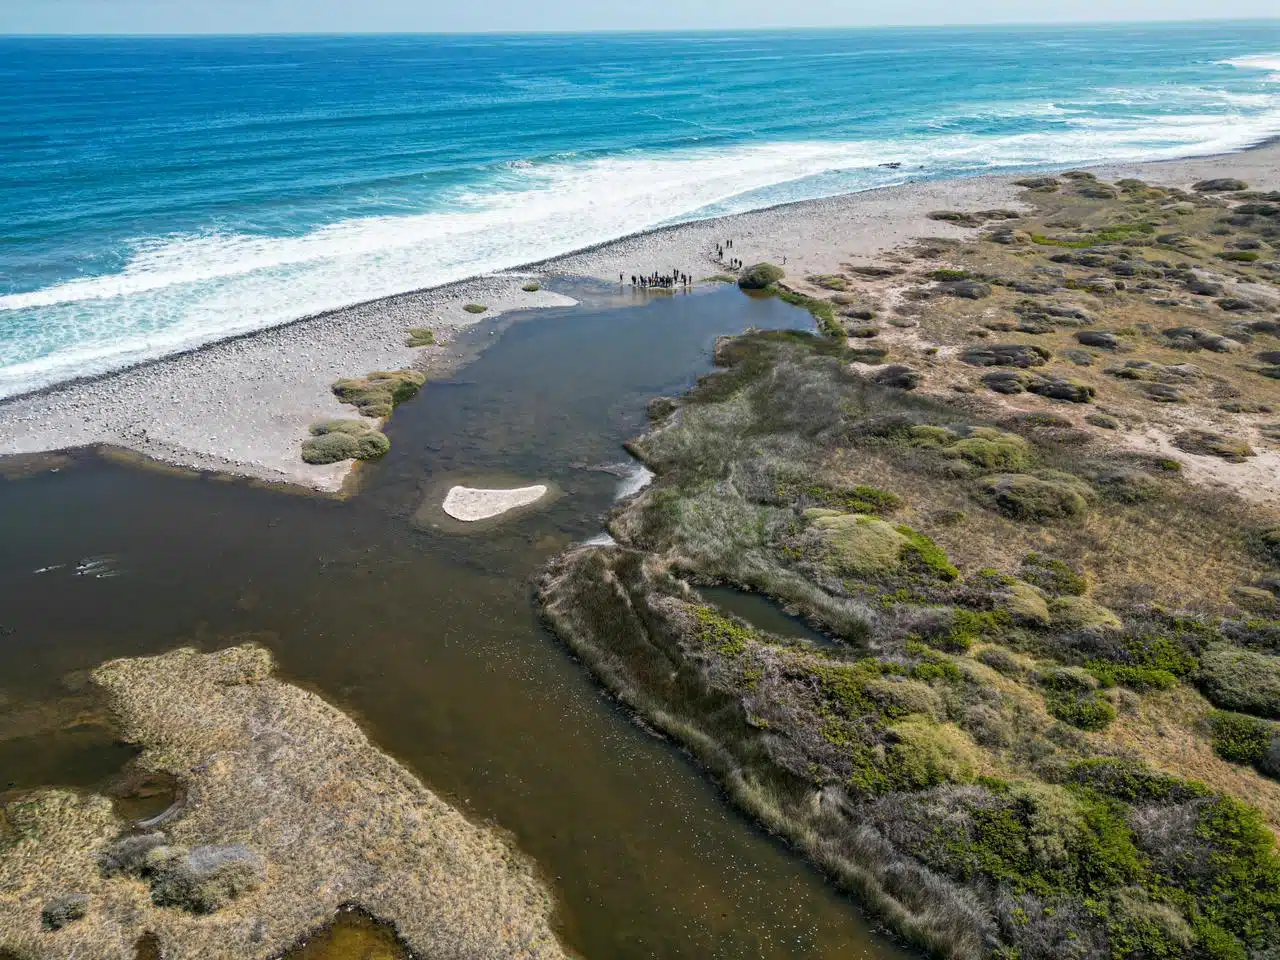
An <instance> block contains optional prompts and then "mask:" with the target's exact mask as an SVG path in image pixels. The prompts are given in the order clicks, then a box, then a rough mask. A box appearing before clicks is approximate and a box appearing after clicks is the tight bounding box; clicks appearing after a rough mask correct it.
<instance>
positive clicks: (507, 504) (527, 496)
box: [441, 483, 548, 523]
mask: <svg viewBox="0 0 1280 960" xmlns="http://www.w3.org/2000/svg"><path fill="white" fill-rule="evenodd" d="M547 493H548V487H547V486H546V485H545V484H541V483H538V484H534V485H533V486H531V487H516V488H514V489H510V490H482V489H477V488H476V487H462V486H455V487H450V488H449V492H448V493H447V494H446V495H445V498H444V503H442V504H441V509H443V510H444V512H445V513H447V514H448V515H449V516H451V517H453V519H455V520H461V521H463V522H465V523H473V522H475V521H476V520H489V519H491V518H493V517H497V516H501V515H502V514H504V513H506V512H508V511H509V510H515V509H516V508H518V507H527V506H532V505H533V504H535V503H537V502H538V501H539V500H541V499H542V498H543V497H545V496H546V495H547Z"/></svg>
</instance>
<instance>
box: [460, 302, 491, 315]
mask: <svg viewBox="0 0 1280 960" xmlns="http://www.w3.org/2000/svg"><path fill="white" fill-rule="evenodd" d="M462 309H463V310H465V311H467V313H484V312H485V311H486V310H488V309H489V308H488V307H486V306H485V305H484V304H483V303H468V304H464V305H463V307H462Z"/></svg>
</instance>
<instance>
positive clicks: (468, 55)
mask: <svg viewBox="0 0 1280 960" xmlns="http://www.w3.org/2000/svg"><path fill="white" fill-rule="evenodd" d="M1276 135H1280V22H1269V23H1217V24H1206V23H1198V24H1187V25H1159V26H1151V25H1145V26H1106V27H1078V28H1070V27H1060V26H1058V27H1035V28H1016V29H1015V28H984V29H959V28H946V29H943V28H938V29H912V30H898V29H884V30H858V31H825V32H810V31H794V32H776V33H767V32H743V33H714V34H712V33H698V34H609V35H588V36H461V37H431V36H412V37H411V36H394V37H391V36H388V37H346V38H340V37H271V38H201V39H194V38H185V39H184V38H169V39H18V38H0V396H7V395H12V394H15V393H20V392H23V391H26V390H30V389H33V388H38V387H42V386H46V385H49V384H51V383H56V382H59V381H62V380H66V379H69V378H73V377H76V376H82V375H85V374H92V373H100V372H103V371H106V370H110V369H113V368H117V367H121V366H125V365H127V364H130V363H134V362H137V361H140V360H144V359H149V358H152V357H156V356H161V355H164V354H166V353H171V352H174V351H177V350H182V349H185V348H188V347H192V346H195V345H198V344H200V343H205V342H208V341H211V340H215V339H219V338H221V337H225V336H228V335H232V334H237V333H243V332H246V331H250V330H254V329H258V328H262V327H267V326H271V325H275V324H279V323H282V322H286V321H288V320H291V319H294V318H296V317H298V316H302V315H306V314H309V313H315V312H318V311H322V310H325V309H329V308H333V307H338V306H341V305H343V304H348V303H352V302H356V301H360V300H367V299H370V298H373V297H378V296H383V295H387V294H392V293H396V292H401V291H404V290H409V289H414V288H418V287H423V286H430V285H434V284H438V283H443V282H447V281H450V280H455V279H460V278H462V277H466V276H471V275H474V274H477V273H481V272H485V271H492V270H497V269H500V268H503V267H510V266H514V265H517V264H520V263H524V262H528V261H531V260H535V259H540V258H543V257H547V256H551V255H554V254H557V253H562V252H567V251H570V250H573V249H576V248H579V247H583V246H586V245H589V244H593V243H598V242H601V241H604V240H608V239H611V238H614V237H618V236H621V235H623V234H627V233H631V232H635V231H637V230H643V229H645V228H649V227H654V226H658V225H661V224H665V223H671V222H676V221H680V220H685V219H692V218H698V217H707V216H713V215H717V214H722V213H728V212H734V211H741V210H746V209H751V208H754V207H760V206H767V205H770V204H774V203H778V202H783V201H789V200H796V199H802V198H811V197H819V196H824V195H830V194H834V193H843V192H847V191H853V190H862V189H867V188H871V187H876V186H881V185H885V184H891V183H900V182H903V181H907V180H913V179H926V178H939V177H948V176H955V175H966V174H974V173H982V172H990V171H1002V170H1016V169H1026V168H1035V167H1042V166H1052V165H1065V164H1079V163H1085V162H1088V161H1097V160H1106V159H1142V158H1161V157H1176V156H1187V155H1196V154H1207V153H1216V152H1221V151H1227V150H1236V149H1241V148H1244V147H1247V146H1249V145H1251V144H1255V143H1258V142H1260V141H1262V140H1264V139H1267V138H1268V137H1272V136H1276ZM886 163H899V164H901V166H900V167H899V168H898V169H888V168H886V167H883V166H881V164H886Z"/></svg>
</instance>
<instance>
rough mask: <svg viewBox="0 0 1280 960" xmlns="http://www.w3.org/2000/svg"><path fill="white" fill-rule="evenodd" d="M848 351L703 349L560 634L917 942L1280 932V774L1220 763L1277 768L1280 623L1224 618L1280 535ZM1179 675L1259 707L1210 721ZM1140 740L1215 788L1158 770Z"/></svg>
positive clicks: (1073, 945) (576, 557)
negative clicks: (1193, 763) (879, 379)
mask: <svg viewBox="0 0 1280 960" xmlns="http://www.w3.org/2000/svg"><path fill="white" fill-rule="evenodd" d="M1073 182H1084V181H1073ZM1122 189H1126V190H1127V192H1126V193H1125V195H1126V196H1137V195H1138V193H1137V192H1136V191H1137V188H1136V187H1134V188H1122ZM1144 189H1145V188H1144ZM1073 190H1074V193H1073V194H1072V195H1073V196H1075V195H1078V193H1079V190H1078V189H1076V188H1073ZM1117 192H1119V191H1117ZM1140 235H1141V236H1145V235H1146V234H1140ZM852 355H853V351H851V350H850V349H849V348H848V346H847V345H846V343H845V341H844V340H843V338H840V339H838V340H833V339H828V338H822V337H815V336H811V335H806V334H800V333H795V332H785V333H783V332H774V333H756V334H748V335H745V336H743V337H740V338H736V339H730V340H722V341H720V342H719V343H718V344H717V349H716V357H717V361H718V363H719V364H720V365H721V366H722V367H723V371H722V372H720V373H718V374H716V375H714V376H710V377H707V378H704V379H703V380H702V381H700V382H699V384H698V385H697V386H696V387H695V388H694V389H693V390H692V391H690V393H689V394H688V395H686V396H685V397H684V398H683V399H682V400H681V401H680V403H679V408H680V416H679V417H678V418H677V417H669V418H662V419H660V420H659V421H657V422H655V425H654V427H653V429H652V430H651V431H650V432H649V433H648V434H646V435H645V436H643V437H640V438H638V439H637V440H635V441H633V442H632V443H631V444H630V445H629V448H630V449H631V450H632V452H633V453H634V454H635V455H636V456H637V457H639V458H640V459H641V460H642V461H644V462H645V463H646V464H647V465H648V466H649V467H650V468H651V469H652V470H654V472H655V473H656V474H657V478H656V480H655V482H654V483H653V484H652V485H651V486H650V487H649V488H648V489H646V490H645V491H644V492H643V493H642V494H641V495H640V496H638V497H637V498H635V499H634V500H632V501H629V502H628V503H627V504H626V505H625V506H623V507H622V508H620V509H619V510H618V512H616V513H615V515H614V516H613V517H612V518H611V521H610V529H611V531H612V533H613V535H614V537H615V538H616V540H617V542H618V543H617V545H616V546H612V547H600V548H595V547H589V548H578V549H575V550H571V551H570V552H569V553H567V554H565V555H564V556H562V557H560V558H559V559H557V560H556V561H554V562H553V563H552V564H551V565H550V567H549V568H548V570H547V571H546V573H545V575H544V577H543V578H542V580H541V582H540V585H539V599H540V602H541V605H542V609H543V612H544V614H545V616H546V617H547V619H548V621H549V622H550V624H551V625H552V627H553V628H554V629H555V630H556V632H557V633H558V634H559V635H560V636H561V637H563V638H564V640H565V641H566V642H567V643H568V644H569V645H570V646H571V647H572V648H573V649H574V651H575V652H576V653H577V654H578V655H579V656H580V657H581V658H582V660H583V662H584V663H585V664H587V666H588V667H589V668H590V669H591V670H592V671H593V672H594V673H595V674H596V675H597V676H598V677H599V678H600V679H601V680H602V682H604V683H605V684H606V685H607V686H608V687H609V688H610V690H611V691H613V693H614V694H615V695H617V696H618V697H619V698H620V699H622V700H623V701H624V702H625V703H626V704H627V705H628V706H629V707H631V708H632V709H634V710H636V711H637V712H639V713H640V714H641V715H643V716H644V717H645V718H646V720H647V721H648V722H649V723H651V724H652V725H654V726H655V727H656V728H658V729H660V730H661V731H662V732H663V733H664V734H666V735H668V736H670V737H672V738H673V739H675V740H677V741H678V742H680V743H681V744H682V745H684V746H685V747H686V748H687V749H688V750H689V751H690V752H691V753H692V754H693V755H694V756H695V757H696V758H697V759H698V761H699V762H700V763H701V764H703V765H704V766H705V767H706V768H707V769H708V770H709V771H710V772H711V773H712V774H713V775H715V776H716V777H717V778H718V779H719V780H720V782H721V783H722V784H723V785H724V787H725V789H726V790H727V792H728V794H729V796H730V797H731V798H732V799H733V800H734V801H735V802H736V803H737V804H739V805H740V806H741V807H743V808H744V809H745V810H747V811H748V812H750V813H751V814H752V815H753V816H755V817H756V818H758V819H759V820H760V821H761V822H762V823H763V824H764V825H765V826H766V827H767V828H768V829H770V830H771V831H773V832H775V833H777V834H779V835H781V836H783V837H784V838H786V839H788V840H789V841H790V842H791V843H793V844H794V845H795V846H796V847H797V848H798V849H800V850H801V851H803V852H804V853H805V854H806V855H807V856H809V857H810V858H811V859H813V861H814V862H815V863H817V864H818V865H819V866H821V867H822V868H823V869H824V870H826V871H827V872H828V873H829V874H830V875H831V876H832V877H833V878H835V879H836V880H837V881H838V882H839V883H841V884H842V885H844V886H846V887H847V888H849V889H851V890H852V891H854V892H855V893H857V894H858V895H859V897H860V898H861V899H862V900H863V901H864V902H865V903H866V904H867V905H868V906H869V907H870V908H871V909H873V910H875V911H877V912H878V913H880V914H881V915H882V916H884V917H885V918H886V919H887V921H888V922H889V923H891V924H892V925H893V926H894V928H895V929H896V930H898V931H899V932H901V933H902V934H903V935H904V936H906V937H907V939H908V940H909V941H910V942H912V943H913V944H915V945H917V946H919V947H921V948H923V949H925V950H926V951H928V952H930V953H932V954H934V955H937V956H943V957H954V958H965V960H969V958H974V960H977V958H980V957H982V958H986V957H1006V958H1011V957H1022V958H1027V960H1030V958H1033V957H1034V958H1045V960H1050V958H1054V960H1056V958H1058V957H1062V956H1070V957H1077V958H1090V960H1092V958H1098V960H1101V958H1105V957H1117V956H1118V957H1134V958H1136V957H1163V958H1181V960H1192V958H1196V957H1201V956H1223V957H1225V956H1248V955H1250V954H1252V955H1256V956H1264V955H1267V951H1274V950H1277V949H1280V896H1278V895H1277V893H1276V891H1277V890H1280V858H1278V857H1277V854H1276V851H1275V844H1274V838H1273V836H1272V834H1271V833H1270V831H1269V830H1268V829H1267V828H1266V826H1264V824H1263V821H1262V819H1261V815H1260V814H1259V812H1258V811H1257V810H1255V809H1253V808H1251V807H1249V806H1247V805H1246V804H1247V803H1249V802H1258V803H1259V804H1260V805H1261V806H1262V807H1263V809H1265V810H1267V811H1269V812H1273V811H1274V812H1280V783H1274V782H1273V781H1271V780H1266V779H1265V778H1263V777H1259V776H1256V775H1255V774H1254V773H1253V772H1252V771H1251V770H1246V771H1243V772H1242V771H1241V770H1240V768H1239V767H1238V766H1230V765H1229V764H1228V763H1227V761H1225V760H1223V759H1221V757H1222V756H1225V755H1226V754H1225V753H1224V752H1223V751H1224V750H1225V751H1226V752H1227V753H1231V752H1232V751H1233V750H1234V751H1235V753H1234V754H1233V755H1236V756H1240V757H1242V758H1245V759H1246V760H1247V762H1248V763H1250V764H1252V765H1253V767H1254V769H1256V770H1257V771H1258V772H1261V773H1266V771H1267V769H1269V767H1268V764H1270V765H1273V766H1274V767H1275V768H1277V769H1280V743H1278V742H1277V741H1276V740H1274V739H1270V738H1268V737H1264V735H1263V732H1261V728H1259V727H1257V726H1256V725H1257V724H1267V725H1268V731H1269V730H1270V720H1269V719H1267V718H1269V717H1271V716H1274V715H1276V714H1274V713H1273V712H1271V711H1274V710H1280V681H1277V683H1276V684H1272V680H1273V679H1275V678H1276V677H1280V672H1277V671H1275V670H1273V663H1280V656H1275V655H1274V654H1275V653H1276V652H1277V651H1280V626H1277V627H1275V628H1274V629H1272V628H1270V627H1267V626H1265V624H1264V623H1263V622H1262V621H1258V620H1233V619H1231V615H1232V611H1234V610H1236V609H1237V608H1235V607H1234V606H1233V605H1232V601H1231V597H1232V596H1234V594H1232V588H1233V587H1235V586H1237V585H1239V584H1241V583H1245V582H1254V580H1253V578H1256V576H1257V572H1256V571H1257V570H1258V566H1259V564H1262V563H1267V562H1271V561H1268V560H1267V559H1265V558H1270V557H1271V556H1272V555H1271V553H1270V552H1269V547H1267V545H1266V544H1265V542H1264V539H1263V537H1262V536H1261V535H1260V534H1259V533H1258V531H1260V530H1269V529H1270V525H1268V524H1264V523H1260V522H1259V520H1258V519H1257V518H1256V517H1254V515H1253V514H1252V513H1251V512H1250V511H1249V509H1248V508H1247V507H1245V506H1243V505H1241V504H1238V503H1236V502H1234V501H1231V500H1230V499H1229V498H1223V497H1221V496H1217V495H1215V496H1207V495H1203V494H1202V493H1201V492H1199V491H1198V490H1196V489H1195V488H1193V487H1191V486H1190V485H1188V484H1186V483H1184V482H1182V481H1181V480H1179V479H1177V478H1176V476H1173V475H1170V474H1168V473H1167V471H1165V470H1163V469H1162V468H1161V466H1160V464H1159V463H1158V462H1157V460H1156V458H1152V457H1150V456H1147V457H1145V458H1138V457H1134V458H1129V459H1117V458H1116V457H1115V456H1114V454H1111V453H1108V452H1107V451H1105V450H1102V449H1099V448H1095V447H1093V446H1090V443H1091V439H1090V438H1091V436H1092V434H1083V433H1082V431H1080V430H1079V429H1078V428H1077V427H1076V426H1074V425H1073V421H1072V420H1069V419H1066V418H1064V417H1061V416H1059V415H1057V414H1056V413H1054V414H1050V413H1049V412H1048V411H1043V412H1031V413H1030V414H1027V413H1025V412H1022V413H1019V414H1018V415H1016V416H1011V415H1005V416H1002V417H999V418H998V419H985V418H984V417H983V416H981V415H980V413H979V412H978V411H977V409H976V408H974V407H972V406H969V405H965V406H964V407H958V406H952V405H949V404H944V403H940V402H938V401H937V400H935V399H931V398H930V397H928V396H920V395H918V394H915V393H907V392H904V391H902V390H894V389H891V388H888V387H885V386H882V385H880V384H878V383H876V382H875V381H874V379H873V377H872V376H870V375H868V376H863V375H860V374H858V373H857V372H855V369H854V368H851V367H850V366H849V362H848V361H849V358H850V357H851V356H852ZM1011 355H1012V354H1011ZM1031 355H1034V356H1037V357H1038V356H1039V354H1036V353H1034V352H1032V354H1031ZM1082 437H1083V439H1082ZM975 505H981V506H984V507H988V508H989V509H981V508H979V509H975ZM1276 559H1280V555H1278V556H1277V557H1276ZM1250 571H1254V572H1253V573H1252V574H1251V573H1250ZM708 581H713V582H720V583H728V584H734V585H737V586H739V587H742V588H746V589H750V590H754V591H759V592H762V593H765V594H767V595H769V596H770V597H772V598H774V599H775V600H777V601H779V602H780V603H782V604H785V605H787V606H788V608H790V609H793V610H795V611H797V612H799V613H800V614H801V615H803V616H804V617H805V618H806V619H808V620H809V621H810V622H811V623H813V624H815V625H817V626H819V627H820V628H821V629H822V630H823V631H824V632H825V633H826V634H827V635H828V636H829V637H830V638H831V642H830V643H827V644H820V645H819V644H813V643H810V642H808V641H802V640H796V639H791V638H782V637H775V636H772V635H770V634H768V633H767V632H765V631H763V630H760V629H758V628H756V627H755V626H753V625H752V624H749V623H746V622H744V621H741V620H739V619H737V618H735V617H730V616H728V615H727V614H725V613H723V612H722V611H719V610H717V609H716V608H715V607H713V606H710V605H708V604H706V603H705V602H704V601H703V600H702V599H701V597H700V596H699V595H698V594H697V593H696V592H695V591H694V590H693V588H692V585H691V583H692V582H697V583H702V582H708ZM1237 592H1238V591H1237ZM1183 608H1194V611H1195V612H1191V611H1190V610H1188V609H1183ZM1242 658H1247V659H1248V663H1245V662H1243V660H1242ZM1273 673H1274V674H1275V677H1273V676H1272V674H1273ZM1272 686H1275V687H1276V689H1274V690H1273V689H1271V687H1272ZM1198 690H1203V691H1204V693H1205V694H1206V695H1207V696H1208V697H1209V700H1211V701H1213V703H1214V704H1217V705H1219V706H1221V707H1223V708H1224V709H1227V710H1231V711H1235V713H1233V714H1232V715H1233V716H1235V715H1238V714H1241V713H1248V714H1257V718H1256V719H1250V718H1248V717H1246V718H1244V719H1243V720H1239V721H1231V722H1233V723H1235V724H1236V725H1237V727H1239V730H1237V731H1236V732H1232V731H1233V730H1235V728H1230V727H1228V726H1226V725H1223V723H1221V722H1217V721H1214V722H1210V721H1208V720H1206V717H1209V716H1210V714H1211V711H1212V707H1211V706H1210V705H1209V703H1208V702H1206V700H1205V699H1204V697H1202V696H1201V694H1200V693H1199V692H1197V691H1198ZM1215 722H1217V723H1218V726H1217V727H1215V726H1214V723H1215ZM1157 730H1160V731H1163V730H1170V731H1176V737H1178V738H1185V739H1186V740H1187V741H1189V742H1191V743H1193V744H1194V745H1195V749H1196V750H1197V751H1199V753H1198V754H1197V756H1199V757H1201V758H1202V760H1203V762H1199V765H1198V767H1197V772H1198V773H1200V774H1201V775H1202V776H1203V777H1205V778H1206V780H1207V781H1208V782H1197V781H1195V780H1192V779H1188V778H1184V777H1181V776H1177V775H1175V773H1174V771H1173V769H1171V767H1172V768H1174V769H1176V766H1177V762H1178V761H1177V759H1176V758H1174V759H1171V758H1170V756H1169V755H1168V754H1166V753H1161V752H1160V750H1159V749H1157V748H1156V747H1155V746H1154V745H1155V744H1158V743H1160V742H1162V741H1161V735H1162V734H1161V735H1158V734H1157V733H1156V731H1157ZM1264 741H1265V742H1264ZM1171 742H1176V743H1181V742H1183V741H1182V740H1181V739H1175V740H1174V741H1171ZM1215 749H1216V750H1217V752H1216V753H1215ZM1179 756H1181V754H1179ZM1232 762H1233V763H1235V762H1237V761H1232ZM1240 762H1244V761H1240ZM1215 765H1216V766H1215ZM1240 776H1248V777H1250V778H1252V779H1250V780H1249V781H1247V787H1246V786H1243V785H1242V784H1243V783H1244V782H1243V781H1241V780H1240V779H1238V778H1239V777H1240ZM1271 791H1274V792H1271ZM1224 876H1230V877H1231V878H1233V879H1232V880H1231V884H1230V888H1229V889H1228V888H1227V887H1224V886H1222V885H1221V883H1220V880H1219V878H1221V877H1224Z"/></svg>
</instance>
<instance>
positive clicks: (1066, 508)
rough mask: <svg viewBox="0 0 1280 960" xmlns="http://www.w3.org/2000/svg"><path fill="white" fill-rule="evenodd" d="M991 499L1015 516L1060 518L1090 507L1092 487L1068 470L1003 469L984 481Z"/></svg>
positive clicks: (987, 495) (985, 490) (998, 507)
mask: <svg viewBox="0 0 1280 960" xmlns="http://www.w3.org/2000/svg"><path fill="white" fill-rule="evenodd" d="M981 492H982V493H983V495H984V497H985V499H986V500H987V502H988V503H990V504H991V505H992V506H994V507H995V508H996V509H997V510H999V511H1000V512H1001V513H1003V514H1005V515H1006V516H1009V517H1012V518H1013V519H1015V520H1057V519H1063V518H1066V517H1077V516H1080V515H1082V514H1083V513H1085V512H1086V511H1087V510H1088V509H1089V495H1090V494H1091V493H1092V488H1091V487H1090V486H1089V485H1088V484H1087V483H1085V482H1084V481H1083V480H1079V479H1077V478H1075V477H1072V476H1070V475H1068V474H1058V473H1056V472H1055V473H1052V474H1050V475H1047V476H1046V475H1041V476H1031V475H1030V474H1026V473H1001V474H997V475H995V476H993V477H987V478H986V479H985V480H983V481H982V486H981Z"/></svg>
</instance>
